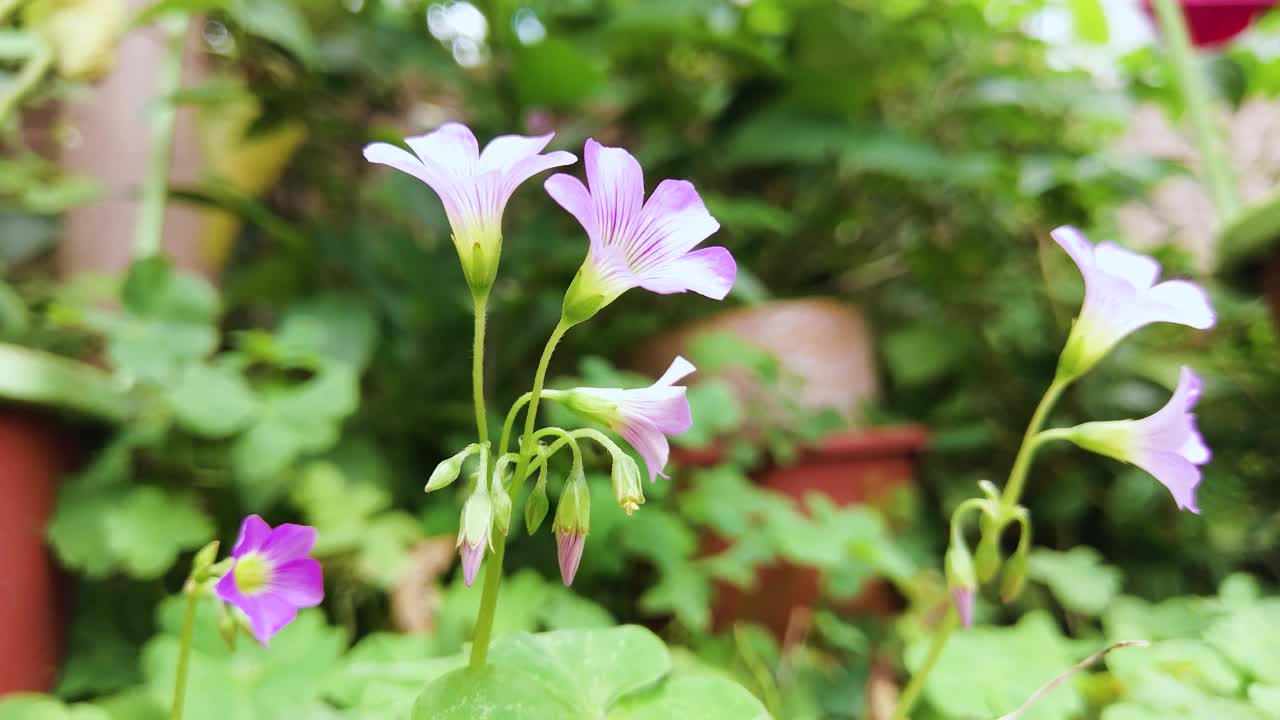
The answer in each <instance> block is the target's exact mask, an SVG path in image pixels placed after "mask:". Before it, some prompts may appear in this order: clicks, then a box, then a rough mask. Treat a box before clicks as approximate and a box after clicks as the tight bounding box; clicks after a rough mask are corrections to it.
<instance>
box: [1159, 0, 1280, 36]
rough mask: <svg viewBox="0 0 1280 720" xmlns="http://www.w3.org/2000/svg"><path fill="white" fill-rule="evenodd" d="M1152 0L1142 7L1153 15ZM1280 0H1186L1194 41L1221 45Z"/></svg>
mask: <svg viewBox="0 0 1280 720" xmlns="http://www.w3.org/2000/svg"><path fill="white" fill-rule="evenodd" d="M1151 1H1152V0H1142V8H1143V9H1144V10H1146V11H1147V14H1148V15H1149V16H1152V18H1153V22H1154V13H1155V11H1154V9H1153V8H1152V7H1151ZM1276 1H1277V0H1182V3H1181V4H1182V14H1183V17H1185V18H1186V20H1187V30H1188V31H1189V32H1190V34H1191V42H1192V43H1195V45H1196V46H1197V47H1213V46H1215V45H1221V44H1223V43H1225V42H1227V41H1229V40H1231V39H1232V38H1234V37H1235V36H1237V35H1239V34H1240V33H1242V32H1244V31H1245V29H1246V28H1248V27H1249V25H1250V24H1252V23H1253V21H1254V19H1255V18H1257V16H1258V15H1260V14H1262V13H1263V12H1264V11H1266V10H1267V9H1268V8H1270V7H1272V6H1274V5H1275V4H1276Z"/></svg>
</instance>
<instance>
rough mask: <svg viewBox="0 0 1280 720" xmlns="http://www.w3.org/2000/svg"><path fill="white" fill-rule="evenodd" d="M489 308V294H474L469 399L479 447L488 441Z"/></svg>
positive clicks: (499, 454)
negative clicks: (486, 338)
mask: <svg viewBox="0 0 1280 720" xmlns="http://www.w3.org/2000/svg"><path fill="white" fill-rule="evenodd" d="M488 310H489V296H488V295H476V296H475V331H474V332H473V333H472V339H471V400H472V402H473V403H474V404H475V413H476V437H477V438H478V442H479V443H480V446H481V447H484V444H485V443H487V442H489V420H488V417H487V416H486V414H485V402H484V332H485V314H486V313H487V312H488ZM502 453H503V450H499V451H498V452H496V453H494V457H500V456H501V455H502ZM480 457H481V461H482V462H487V461H485V460H484V458H485V454H484V453H483V451H482V452H481V455H480Z"/></svg>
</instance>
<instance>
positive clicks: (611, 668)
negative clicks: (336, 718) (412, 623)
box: [413, 625, 671, 720]
mask: <svg viewBox="0 0 1280 720" xmlns="http://www.w3.org/2000/svg"><path fill="white" fill-rule="evenodd" d="M489 659H490V664H489V665H488V666H486V667H485V668H484V669H483V670H479V671H474V670H470V669H467V668H463V669H460V670H455V671H454V672H451V673H449V674H447V675H445V676H443V677H441V678H438V679H436V680H435V681H433V682H431V683H430V684H428V685H427V687H426V689H424V690H423V692H422V696H421V697H420V698H419V699H418V702H417V703H416V704H415V705H414V708H413V718H414V720H454V719H456V720H485V719H486V718H487V719H491V720H498V719H501V720H543V719H544V718H557V720H575V719H581V720H596V719H598V718H602V717H606V716H607V713H608V710H609V708H611V707H613V706H614V705H615V704H616V703H617V702H618V700H619V699H621V698H622V697H623V696H624V695H626V694H627V693H630V692H634V691H636V690H639V689H641V688H643V687H646V686H648V685H651V684H653V683H655V682H657V681H658V680H659V679H660V678H661V677H662V676H663V675H665V674H666V673H667V672H668V671H669V670H670V668H671V657H670V655H669V654H668V653H667V648H666V646H665V645H663V643H662V641H661V640H659V639H658V637H657V636H656V635H654V634H653V633H652V632H650V631H648V630H646V629H644V628H642V627H638V626H635V625H624V626H622V627H617V628H609V629H603V630H557V631H555V632H549V633H542V634H539V635H529V634H526V633H521V634H517V635H510V636H508V637H506V638H503V639H501V640H499V641H497V642H495V643H494V645H493V647H492V648H491V649H490V658H489Z"/></svg>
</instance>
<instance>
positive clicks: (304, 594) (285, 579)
mask: <svg viewBox="0 0 1280 720" xmlns="http://www.w3.org/2000/svg"><path fill="white" fill-rule="evenodd" d="M267 592H268V593H271V594H274V595H279V596H280V597H282V598H284V599H285V600H286V601H288V602H289V603H290V604H291V605H294V606H295V607H315V606H316V605H319V604H320V601H322V600H324V575H323V573H322V571H321V569H320V561H318V560H314V559H312V558H302V559H300V560H290V561H289V562H287V563H285V564H283V565H279V566H277V567H276V568H274V569H273V571H272V573H271V585H270V586H269V588H268V590H267Z"/></svg>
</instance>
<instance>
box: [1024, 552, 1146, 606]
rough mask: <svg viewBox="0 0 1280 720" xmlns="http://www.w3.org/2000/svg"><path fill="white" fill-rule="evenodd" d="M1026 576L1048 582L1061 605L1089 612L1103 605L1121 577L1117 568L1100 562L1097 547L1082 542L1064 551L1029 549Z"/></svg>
mask: <svg viewBox="0 0 1280 720" xmlns="http://www.w3.org/2000/svg"><path fill="white" fill-rule="evenodd" d="M1027 576H1028V577H1029V578H1031V579H1032V580H1035V581H1037V582H1041V583H1044V584H1045V585H1048V586H1049V590H1050V591H1052V592H1053V595H1054V597H1056V598H1057V599H1058V602H1060V603H1062V606H1063V607H1065V608H1067V609H1068V610H1071V611H1074V612H1078V613H1081V614H1084V615H1090V616H1097V615H1101V614H1102V612H1103V611H1104V610H1106V609H1107V606H1108V605H1110V604H1111V601H1112V599H1114V598H1115V596H1116V594H1117V593H1119V592H1120V583H1121V581H1122V579H1123V578H1122V576H1121V574H1120V571H1119V570H1118V569H1116V568H1114V567H1111V566H1110V565H1104V564H1103V563H1102V556H1101V555H1099V554H1098V551H1097V550H1094V549H1093V548H1090V547H1083V546H1080V547H1074V548H1072V549H1070V550H1068V551H1067V552H1058V551H1056V550H1045V549H1043V548H1036V549H1034V550H1032V552H1031V557H1030V558H1028V561H1027Z"/></svg>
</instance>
